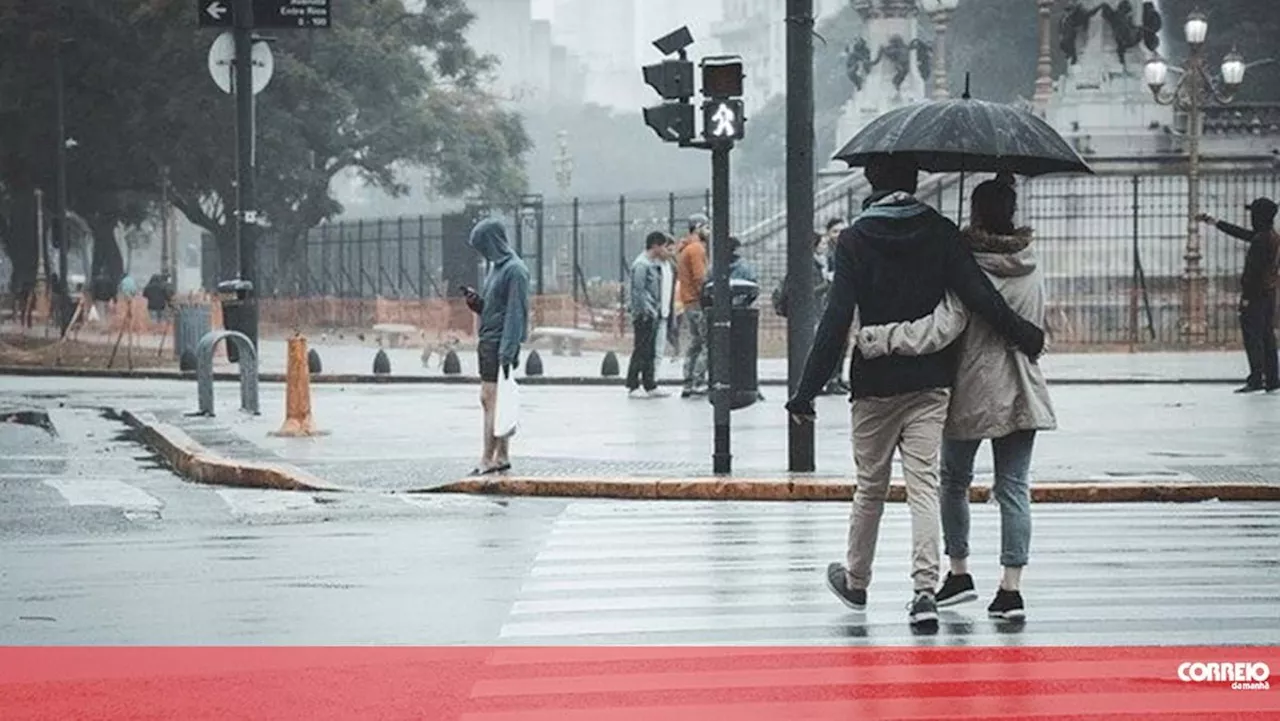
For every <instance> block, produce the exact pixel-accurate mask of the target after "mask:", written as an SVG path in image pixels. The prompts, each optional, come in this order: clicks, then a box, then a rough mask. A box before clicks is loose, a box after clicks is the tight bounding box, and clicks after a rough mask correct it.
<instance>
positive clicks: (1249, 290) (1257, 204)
mask: <svg viewBox="0 0 1280 721" xmlns="http://www.w3.org/2000/svg"><path fill="white" fill-rule="evenodd" d="M1245 210H1248V211H1249V220H1250V225H1251V226H1252V229H1251V230H1246V229H1244V228H1241V227H1240V226H1238V225H1232V224H1231V223H1228V222H1227V221H1225V220H1218V219H1216V218H1214V217H1213V216H1211V215H1208V214H1204V213H1202V214H1201V215H1200V216H1199V220H1200V221H1201V222H1202V223H1208V224H1211V225H1213V226H1214V227H1216V228H1217V229H1218V230H1220V231H1222V232H1223V233H1226V234H1227V235H1229V236H1231V237H1233V238H1237V239H1239V240H1243V241H1245V242H1246V243H1248V244H1249V252H1248V254H1247V255H1246V256H1245V259H1244V273H1243V274H1242V275H1241V278H1240V334H1241V335H1242V336H1243V338H1244V351H1245V355H1246V356H1247V357H1248V359H1249V377H1248V378H1247V379H1246V380H1245V382H1244V386H1243V387H1241V388H1238V389H1237V390H1236V393H1255V392H1257V391H1261V390H1265V391H1267V392H1268V393H1270V392H1272V391H1276V390H1280V360H1278V359H1277V356H1276V333H1275V325H1276V275H1277V273H1276V271H1277V262H1278V261H1280V235H1278V234H1277V233H1276V230H1275V221H1276V203H1275V201H1273V200H1271V199H1270V198H1258V199H1257V200H1255V201H1253V202H1252V203H1250V204H1248V205H1246V206H1245Z"/></svg>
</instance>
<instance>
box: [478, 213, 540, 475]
mask: <svg viewBox="0 0 1280 721" xmlns="http://www.w3.org/2000/svg"><path fill="white" fill-rule="evenodd" d="M468 243H469V244H470V246H471V247H472V249H474V250H475V251H476V252H477V253H479V254H480V255H481V256H482V257H483V258H484V259H485V262H487V263H488V264H489V273H488V275H486V276H485V279H484V287H483V288H481V289H480V291H479V292H477V291H476V290H475V289H474V288H463V294H464V296H465V298H466V301H467V307H469V308H470V309H471V310H472V311H473V312H474V313H476V314H477V315H479V316H480V329H479V331H478V333H477V336H478V341H479V343H478V345H477V347H476V354H477V356H478V360H479V364H480V405H481V406H482V407H483V408H484V454H483V455H482V456H481V457H480V465H478V466H477V467H476V469H475V470H474V471H472V473H473V475H488V474H492V473H505V472H506V471H509V470H511V456H510V448H509V439H507V438H495V437H494V434H493V431H494V422H495V418H494V416H495V414H496V410H497V398H498V374H499V373H502V374H503V377H507V376H509V375H510V373H511V372H512V371H513V370H515V369H516V368H518V367H519V365H520V344H521V343H523V342H524V341H525V340H527V339H528V336H529V332H528V331H529V269H528V267H526V266H525V264H524V261H523V260H521V259H520V257H519V256H517V255H516V252H515V251H514V250H512V249H511V245H510V243H508V242H507V232H506V230H505V229H504V228H503V226H502V221H500V220H497V219H495V218H486V219H484V220H482V221H480V222H479V223H476V227H475V228H473V229H472V230H471V239H470V240H469V241H468Z"/></svg>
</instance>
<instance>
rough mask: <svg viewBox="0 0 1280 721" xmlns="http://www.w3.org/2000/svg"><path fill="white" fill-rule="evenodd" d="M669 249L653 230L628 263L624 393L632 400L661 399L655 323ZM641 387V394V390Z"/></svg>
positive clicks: (662, 236) (659, 312) (659, 313)
mask: <svg viewBox="0 0 1280 721" xmlns="http://www.w3.org/2000/svg"><path fill="white" fill-rule="evenodd" d="M670 247H672V243H671V239H670V238H668V237H667V234H666V233H662V232H660V231H654V232H652V233H650V234H649V236H648V237H647V238H645V240H644V252H643V253H641V254H640V255H639V256H638V257H637V258H636V259H635V262H634V263H632V264H631V303H630V306H631V325H632V330H633V331H634V336H635V345H634V348H633V349H632V351H631V362H630V363H629V364H628V366H627V392H628V393H629V394H630V395H631V397H632V398H664V397H666V396H667V395H668V394H667V393H666V392H664V391H662V390H661V389H660V388H658V380H657V378H656V373H655V368H654V366H655V365H656V364H657V360H658V359H657V342H658V322H659V320H660V319H661V317H662V266H663V264H664V263H666V262H667V249H668V248H670ZM641 384H643V386H644V391H643V394H642V392H641V390H640V387H641Z"/></svg>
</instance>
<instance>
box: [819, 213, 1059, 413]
mask: <svg viewBox="0 0 1280 721" xmlns="http://www.w3.org/2000/svg"><path fill="white" fill-rule="evenodd" d="M864 208H865V210H864V211H863V213H862V215H860V216H858V219H857V220H856V221H855V222H854V223H853V225H852V226H850V227H849V228H847V229H846V230H845V231H844V232H843V233H841V234H840V238H839V240H838V241H837V245H836V250H835V254H834V261H835V280H834V282H833V283H832V284H831V292H830V294H829V295H828V297H827V307H826V311H825V312H824V313H823V315H822V322H821V323H820V324H819V326H818V331H817V334H816V335H815V337H814V342H813V350H812V351H810V354H809V359H808V361H807V363H806V364H805V371H804V377H803V379H802V380H801V382H800V387H799V389H798V391H797V393H796V399H797V400H800V401H802V402H809V401H811V400H812V399H813V398H814V396H816V395H817V394H818V392H819V391H820V390H821V389H822V387H823V386H824V385H826V383H827V381H829V380H830V379H831V375H832V373H834V372H835V370H836V366H837V364H838V363H839V362H840V358H841V354H842V349H843V348H844V346H845V341H846V339H847V338H848V336H849V329H850V326H851V325H852V324H853V315H854V310H855V309H857V310H858V312H859V316H860V319H861V323H862V325H865V326H871V325H884V324H886V323H895V322H899V321H910V320H915V319H917V318H922V317H924V316H927V315H929V314H930V313H932V312H933V309H934V308H935V307H936V306H937V305H938V303H940V302H941V301H942V298H943V296H944V295H945V293H946V291H947V290H948V289H950V290H952V291H953V292H954V293H955V294H956V296H957V297H958V298H959V299H960V301H961V302H962V303H964V305H965V307H966V308H968V309H969V310H970V311H971V312H973V313H976V314H978V315H979V316H981V317H983V318H984V319H986V320H987V322H988V323H990V324H991V325H992V326H993V327H994V328H995V330H996V331H997V332H998V333H999V334H1000V335H1001V336H1003V337H1005V338H1008V339H1009V340H1011V341H1012V342H1013V343H1014V344H1015V345H1017V346H1018V348H1019V349H1021V350H1022V351H1023V352H1024V353H1026V354H1027V355H1030V356H1033V357H1034V356H1038V355H1039V354H1040V352H1041V351H1042V350H1043V348H1044V333H1043V332H1042V331H1041V330H1040V329H1039V328H1037V327H1036V326H1035V325H1034V324H1032V323H1030V322H1028V321H1026V320H1024V319H1022V318H1021V317H1019V316H1018V315H1017V314H1016V313H1014V312H1013V311H1012V310H1010V308H1009V306H1008V305H1007V304H1005V302H1004V299H1003V298H1001V297H1000V293H999V292H997V291H996V289H995V287H994V286H993V285H992V283H991V280H990V279H989V278H987V276H986V275H985V274H984V273H983V272H982V269H981V268H979V267H978V263H977V261H975V260H974V258H973V255H972V254H971V253H970V252H969V250H968V249H967V248H966V247H965V245H964V242H963V240H962V239H961V236H960V230H959V228H957V227H956V225H955V224H954V223H952V222H951V221H950V220H947V219H946V218H944V217H943V216H942V215H940V214H938V212H937V211H935V210H934V209H933V208H930V207H929V206H927V205H925V204H924V203H921V202H920V201H918V200H916V199H915V198H913V197H911V196H909V195H906V194H904V193H898V194H892V195H890V194H888V193H877V194H876V195H873V196H871V197H870V198H868V199H867V202H866V203H865V204H864ZM957 350H958V345H957V344H954V343H953V344H952V345H951V346H948V347H947V348H945V349H944V350H942V351H941V352H939V353H933V354H929V355H922V356H913V357H906V356H885V357H882V358H875V359H871V360H867V359H865V358H863V357H862V355H861V354H860V353H857V352H855V353H854V354H853V360H852V368H851V374H850V375H851V377H852V379H853V397H854V398H883V397H890V396H897V395H903V394H906V393H912V392H915V391H921V390H927V389H931V388H949V387H951V385H952V383H953V382H954V380H955V373H956V359H957V356H956V353H957Z"/></svg>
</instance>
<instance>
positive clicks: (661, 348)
mask: <svg viewBox="0 0 1280 721" xmlns="http://www.w3.org/2000/svg"><path fill="white" fill-rule="evenodd" d="M663 237H664V238H666V240H667V243H666V245H665V246H663V249H662V262H661V263H659V264H658V265H659V268H660V269H661V270H662V294H661V298H662V304H661V306H660V308H659V310H658V327H657V328H656V329H655V332H656V334H657V337H658V338H657V341H656V343H655V351H654V356H655V357H656V358H657V359H658V361H659V362H660V361H662V360H664V359H665V358H666V357H667V347H668V346H671V347H672V349H673V350H674V351H675V352H676V353H679V348H680V337H679V330H680V326H679V325H678V324H677V323H676V313H675V308H676V241H675V238H672V237H671V236H669V235H665V234H664V236H663Z"/></svg>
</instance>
